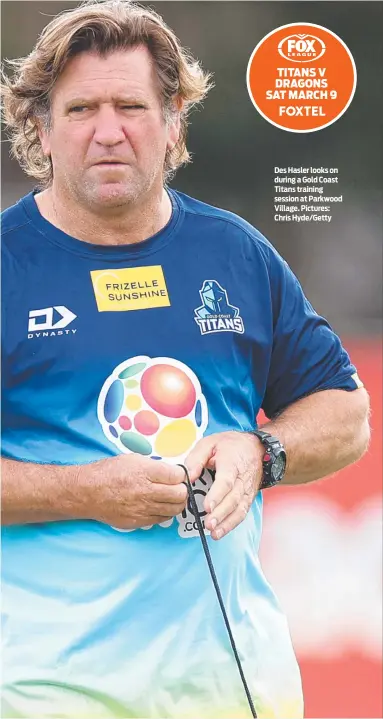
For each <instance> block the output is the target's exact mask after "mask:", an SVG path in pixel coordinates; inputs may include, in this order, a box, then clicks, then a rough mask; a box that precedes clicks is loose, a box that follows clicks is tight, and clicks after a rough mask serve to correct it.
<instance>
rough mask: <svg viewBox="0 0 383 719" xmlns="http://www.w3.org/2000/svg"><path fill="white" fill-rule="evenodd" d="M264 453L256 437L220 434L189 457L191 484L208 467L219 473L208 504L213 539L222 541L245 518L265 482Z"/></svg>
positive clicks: (208, 526)
mask: <svg viewBox="0 0 383 719" xmlns="http://www.w3.org/2000/svg"><path fill="white" fill-rule="evenodd" d="M264 451H265V450H264V448H263V446H262V444H261V442H260V441H259V439H258V438H257V437H255V436H254V435H252V434H247V433H246V432H219V433H217V434H212V435H210V436H209V437H204V438H203V439H201V440H200V441H199V442H197V444H196V445H195V447H194V448H193V449H192V451H191V452H190V454H189V455H188V456H187V457H186V460H185V464H186V466H187V468H188V470H189V474H190V480H191V482H194V481H196V479H198V477H199V476H200V475H201V474H202V471H203V468H204V467H207V468H208V469H212V470H215V473H216V474H215V481H214V484H213V486H212V487H211V489H210V491H209V492H208V494H207V495H206V498H205V502H204V508H205V511H206V512H208V515H207V517H206V518H205V527H206V529H208V530H210V531H211V536H212V538H213V539H221V538H222V537H224V536H225V534H227V533H228V532H231V530H232V529H234V528H235V527H237V526H238V524H240V523H241V522H242V521H243V520H244V519H245V517H246V515H247V513H248V511H249V509H250V507H251V504H252V502H253V500H254V497H255V495H256V494H257V492H258V490H259V486H260V484H261V481H262V474H263V465H262V459H263V455H264Z"/></svg>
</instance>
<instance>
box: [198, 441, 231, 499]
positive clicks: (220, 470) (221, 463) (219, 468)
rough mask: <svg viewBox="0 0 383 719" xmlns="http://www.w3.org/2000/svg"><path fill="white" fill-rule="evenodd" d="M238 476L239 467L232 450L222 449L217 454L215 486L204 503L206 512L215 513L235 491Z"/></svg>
mask: <svg viewBox="0 0 383 719" xmlns="http://www.w3.org/2000/svg"><path fill="white" fill-rule="evenodd" d="M237 476H238V467H237V464H236V462H235V461H234V460H233V457H232V453H231V450H230V449H225V448H224V447H223V446H222V447H220V448H219V449H218V450H217V452H216V454H215V480H214V484H213V485H212V487H211V489H210V490H209V492H208V493H207V495H206V499H205V502H204V507H205V510H206V512H213V511H214V509H215V508H216V507H218V505H219V504H220V503H221V502H222V500H223V499H224V498H225V497H226V495H228V494H229V492H231V491H232V490H233V489H234V485H235V481H236V479H237Z"/></svg>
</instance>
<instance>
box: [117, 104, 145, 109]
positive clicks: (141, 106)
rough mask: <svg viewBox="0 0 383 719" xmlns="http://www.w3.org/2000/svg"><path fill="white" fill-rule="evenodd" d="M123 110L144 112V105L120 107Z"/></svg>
mask: <svg viewBox="0 0 383 719" xmlns="http://www.w3.org/2000/svg"><path fill="white" fill-rule="evenodd" d="M121 108H122V109H123V110H145V107H144V105H121Z"/></svg>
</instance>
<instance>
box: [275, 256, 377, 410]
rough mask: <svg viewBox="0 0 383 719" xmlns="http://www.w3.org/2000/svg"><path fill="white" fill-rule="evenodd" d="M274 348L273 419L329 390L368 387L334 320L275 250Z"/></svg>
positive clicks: (349, 389) (350, 389)
mask: <svg viewBox="0 0 383 719" xmlns="http://www.w3.org/2000/svg"><path fill="white" fill-rule="evenodd" d="M269 257H270V265H269V272H270V289H271V295H272V306H273V347H272V354H271V362H270V368H269V375H268V380H267V386H266V392H265V396H264V400H263V404H262V408H263V410H264V412H265V414H266V415H267V417H269V418H271V417H273V416H275V415H276V414H278V413H279V412H281V411H282V410H283V409H284V408H285V407H287V406H288V405H289V404H291V403H292V402H295V401H296V400H298V399H300V398H302V397H305V396H307V395H309V394H313V393H314V392H318V391H320V390H326V389H343V390H346V391H352V390H355V389H357V388H358V387H362V386H363V384H362V382H361V381H360V379H359V377H358V375H357V371H356V368H355V367H354V365H353V364H351V361H350V358H349V356H348V354H347V352H346V350H345V349H344V347H343V346H342V343H341V341H340V339H339V337H338V336H337V334H336V333H335V332H334V331H333V329H332V328H331V327H330V325H329V324H328V322H327V321H326V320H325V319H324V318H323V317H321V316H320V315H318V314H317V313H316V311H315V310H314V308H313V307H312V305H311V304H310V302H309V301H308V299H307V298H306V297H305V295H304V293H303V290H302V287H301V285H300V284H299V282H298V280H297V278H296V277H295V275H294V273H293V272H292V271H291V269H290V267H289V266H288V264H287V262H285V260H283V259H282V257H281V256H280V255H278V253H277V252H276V251H275V250H274V249H272V250H270V255H269Z"/></svg>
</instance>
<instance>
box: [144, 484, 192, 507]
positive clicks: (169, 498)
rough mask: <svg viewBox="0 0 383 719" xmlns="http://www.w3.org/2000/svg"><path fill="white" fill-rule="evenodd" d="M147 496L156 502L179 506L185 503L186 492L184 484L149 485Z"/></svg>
mask: <svg viewBox="0 0 383 719" xmlns="http://www.w3.org/2000/svg"><path fill="white" fill-rule="evenodd" d="M149 495H150V498H153V499H154V500H155V501H156V502H161V503H162V502H167V503H168V504H180V503H181V502H186V500H187V496H188V490H187V487H186V485H185V484H176V485H168V484H151V485H150V492H149Z"/></svg>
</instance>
